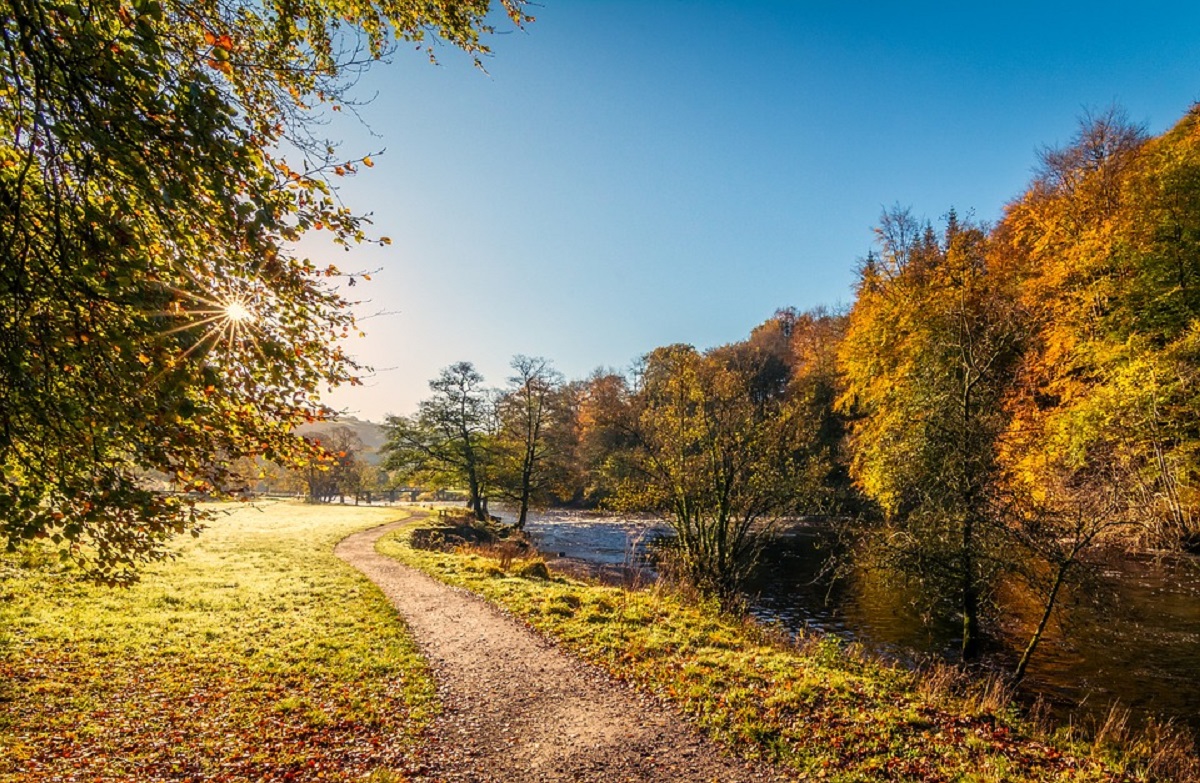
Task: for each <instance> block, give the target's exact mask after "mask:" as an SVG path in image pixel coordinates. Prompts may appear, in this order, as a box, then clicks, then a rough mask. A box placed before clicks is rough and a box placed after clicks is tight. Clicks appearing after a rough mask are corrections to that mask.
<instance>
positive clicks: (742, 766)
mask: <svg viewBox="0 0 1200 783" xmlns="http://www.w3.org/2000/svg"><path fill="white" fill-rule="evenodd" d="M400 524H401V523H399V522H396V523H392V524H390V525H384V526H383V527H378V528H374V529H372V530H368V531H364V532H362V533H356V534H355V535H352V536H350V537H349V538H346V539H345V540H344V541H342V542H341V543H340V544H338V547H337V549H336V552H337V555H338V556H339V557H341V558H342V559H343V560H345V561H346V562H348V563H350V564H351V565H353V566H354V567H355V568H357V569H359V570H360V571H362V572H363V573H364V574H366V575H367V576H368V577H369V578H370V579H371V581H373V582H374V583H375V584H377V585H378V586H379V587H380V588H381V589H382V590H383V592H384V594H385V595H387V597H388V599H389V600H390V601H391V602H392V604H393V605H394V606H395V607H396V609H397V610H399V612H400V614H401V615H402V616H403V618H404V620H405V621H406V622H407V623H408V627H409V629H410V630H411V632H412V634H413V636H414V638H415V639H416V640H417V643H418V645H419V646H420V648H421V652H422V653H423V654H424V656H425V658H426V660H428V662H429V665H430V668H431V669H432V671H433V675H434V678H435V680H436V681H437V684H438V695H439V697H440V699H441V703H442V713H441V714H440V716H439V717H438V718H437V719H436V720H435V721H434V724H433V726H432V728H431V730H430V736H429V737H428V741H427V743H426V744H425V749H424V751H423V753H422V754H421V756H420V757H419V758H418V763H417V769H416V770H415V771H414V773H413V774H414V776H415V780H416V781H419V783H433V782H434V781H438V782H439V783H440V782H442V781H445V782H447V783H451V782H456V781H472V782H478V783H491V782H492V781H495V782H496V783H501V782H503V783H510V782H511V783H542V782H543V781H545V782H549V781H597V782H598V783H599V782H601V781H602V782H603V783H623V782H624V781H662V782H666V783H670V782H671V781H697V782H700V781H720V782H721V783H740V782H741V781H747V782H749V781H784V780H793V779H795V778H794V776H791V775H788V774H786V773H784V772H783V771H781V770H778V769H774V768H770V767H767V766H765V765H761V764H753V763H749V762H746V761H743V760H739V759H736V758H734V757H732V756H731V755H730V754H729V753H728V752H727V751H726V750H724V749H721V748H720V747H719V746H717V745H716V744H715V743H713V742H711V741H710V740H708V739H706V738H705V737H703V736H701V735H700V734H699V732H698V731H697V730H696V729H695V728H694V727H693V726H691V725H690V724H688V722H687V721H686V720H685V719H684V718H683V717H681V716H680V715H679V714H678V713H677V712H675V711H674V710H672V709H671V708H670V707H669V706H667V705H665V704H663V703H662V702H660V701H658V700H657V699H655V698H653V697H651V696H649V695H647V694H644V693H639V692H637V691H636V690H634V689H633V688H631V687H629V686H627V685H625V684H623V683H621V682H619V681H617V680H614V679H613V678H611V677H610V676H608V675H607V674H606V673H605V672H603V671H601V670H600V669H597V668H596V667H594V666H590V665H588V664H586V663H583V662H582V661H580V660H578V659H576V658H574V657H572V656H571V655H569V654H568V653H566V652H564V651H563V650H562V649H560V648H559V647H558V646H556V645H555V644H554V643H553V642H552V641H550V640H548V639H546V638H545V637H543V636H541V635H539V634H537V633H536V632H534V631H533V630H531V629H530V628H529V627H528V626H527V625H525V624H523V623H521V622H520V621H518V620H516V619H515V618H514V617H512V616H511V615H507V614H504V613H503V612H502V611H501V610H499V609H498V608H496V607H495V606H493V605H491V604H488V603H486V602H485V601H483V600H482V599H480V598H478V597H476V596H474V595H472V594H471V593H468V592H466V591H464V590H460V589H456V588H452V587H448V586H447V585H444V584H442V583H441V582H438V581H436V580H434V579H432V578H430V577H428V576H425V575H424V574H422V573H421V572H419V571H417V570H415V569H412V568H409V567H407V566H405V565H402V564H400V563H398V562H396V561H395V560H392V559H391V558H388V557H384V556H383V555H379V554H377V553H376V552H375V542H376V541H378V540H379V538H380V537H381V536H383V535H384V534H386V533H387V532H389V531H390V530H392V529H394V528H395V527H397V526H398V525H400Z"/></svg>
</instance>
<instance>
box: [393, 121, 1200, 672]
mask: <svg viewBox="0 0 1200 783" xmlns="http://www.w3.org/2000/svg"><path fill="white" fill-rule="evenodd" d="M1198 250H1200V112H1198V111H1196V110H1193V111H1191V112H1190V113H1189V114H1188V115H1187V116H1185V117H1184V118H1183V119H1182V120H1181V121H1180V122H1179V123H1178V124H1177V126H1176V127H1174V128H1173V129H1172V130H1170V131H1169V132H1167V133H1165V134H1164V135H1162V136H1161V137H1158V138H1149V137H1147V135H1146V134H1145V132H1144V131H1143V130H1142V129H1141V128H1139V127H1137V126H1136V125H1134V124H1132V123H1130V122H1129V121H1128V119H1127V118H1126V117H1125V115H1124V113H1123V112H1122V111H1121V110H1119V109H1116V108H1113V109H1109V110H1107V111H1103V112H1095V113H1090V114H1087V115H1085V116H1084V117H1082V118H1081V119H1080V121H1079V126H1078V130H1077V133H1076V135H1075V137H1074V138H1073V139H1072V141H1071V143H1070V144H1069V145H1067V146H1064V147H1062V148H1057V149H1049V148H1048V149H1045V150H1043V151H1042V152H1041V153H1040V155H1039V166H1038V169H1037V170H1036V174H1035V176H1034V178H1033V179H1032V181H1031V182H1030V183H1029V185H1028V187H1027V189H1026V191H1025V193H1024V194H1022V195H1021V196H1020V197H1019V198H1017V199H1015V200H1014V201H1013V202H1012V203H1011V204H1010V205H1009V206H1008V207H1007V209H1006V210H1005V214H1004V215H1003V218H1002V219H1001V220H1000V221H999V222H998V223H996V224H995V225H988V224H985V223H982V222H979V221H977V220H974V219H972V218H970V217H967V216H964V215H963V214H960V213H957V212H956V211H955V210H954V209H949V210H948V212H947V213H946V214H945V215H944V216H943V217H942V218H941V219H940V220H938V221H937V222H936V223H934V222H930V221H927V220H923V219H920V218H917V217H916V216H914V215H913V214H911V212H910V211H909V210H907V209H904V208H901V207H894V208H891V209H888V210H886V211H885V213H884V214H883V215H882V216H881V217H880V220H879V225H878V228H877V229H876V243H875V249H874V250H872V252H870V253H869V254H868V255H867V256H866V257H865V258H864V259H862V260H861V262H860V265H859V273H858V283H857V287H856V297H855V299H854V301H853V304H852V305H851V306H850V307H849V308H848V309H847V310H846V311H844V312H833V311H829V310H824V309H818V310H813V311H808V312H798V311H796V310H795V309H791V308H786V309H781V310H779V311H778V312H777V313H775V315H774V316H772V317H771V318H770V319H768V320H767V321H766V322H765V323H763V324H761V325H759V326H758V327H756V328H755V329H753V331H752V332H751V333H750V335H749V336H748V337H747V338H746V339H745V340H743V341H740V342H737V343H733V344H729V345H724V346H720V347H717V348H712V349H710V350H706V351H698V350H696V349H695V348H693V347H691V346H688V345H669V346H663V347H659V348H656V349H654V350H652V351H650V352H649V353H648V354H646V355H645V356H644V357H643V358H642V359H641V360H640V361H639V362H638V364H637V365H636V366H635V368H634V370H633V371H631V372H630V373H617V372H608V371H597V372H596V373H594V374H593V375H592V376H591V377H589V378H586V379H583V380H578V381H573V382H566V381H564V380H563V379H562V377H561V376H559V375H558V373H556V372H555V371H554V370H553V369H552V368H551V367H550V365H549V363H548V362H546V361H545V360H540V359H530V358H528V357H517V359H516V360H514V364H513V367H514V369H515V371H516V372H515V375H514V376H513V377H512V378H510V379H509V385H508V387H507V388H506V389H503V390H500V391H498V392H496V391H489V390H487V389H485V388H484V385H483V378H482V377H481V376H480V375H479V374H478V373H477V372H475V370H474V368H473V367H472V366H471V365H470V364H469V363H460V364H458V365H454V366H452V367H449V368H447V369H446V370H445V371H443V373H442V375H441V376H440V377H439V378H438V379H436V380H434V381H432V382H431V384H430V385H431V389H432V390H433V395H432V396H431V397H430V398H429V399H427V400H426V401H424V402H423V403H422V405H421V409H420V412H419V413H418V414H417V415H416V416H413V417H393V418H392V419H391V420H390V423H389V436H390V441H389V444H388V446H387V447H385V448H386V450H387V452H388V454H389V460H390V461H389V463H388V464H389V467H390V468H392V469H393V470H395V471H396V472H397V473H396V475H398V476H400V477H403V478H404V479H406V480H417V481H425V482H426V483H434V484H437V483H439V482H441V483H442V484H444V485H450V486H459V487H463V488H467V489H469V494H470V497H471V501H470V502H471V504H472V506H473V509H474V511H475V513H476V515H477V516H478V517H479V518H480V519H484V518H486V514H487V507H486V503H487V500H488V498H492V499H504V500H506V501H507V502H509V503H510V504H513V505H514V507H516V508H518V509H519V511H518V520H517V524H518V526H520V525H521V524H523V523H524V519H525V514H526V510H527V509H528V508H529V507H530V505H531V504H532V505H534V506H537V505H543V504H550V505H574V506H585V507H602V508H609V509H616V510H625V511H653V512H659V513H660V514H662V515H663V516H664V517H665V518H667V519H669V520H670V521H671V525H672V527H673V529H674V532H675V533H676V538H675V543H674V559H673V563H674V567H675V568H677V569H679V571H680V574H681V575H682V576H685V577H687V578H688V579H689V581H691V582H693V583H695V584H696V585H698V586H700V587H701V588H703V589H705V590H708V591H711V592H713V593H715V594H718V595H726V596H729V595H733V594H735V593H736V590H737V587H738V585H739V584H740V583H741V581H742V579H744V577H745V576H746V574H747V572H748V569H749V568H750V567H751V565H752V563H753V561H754V558H755V553H756V551H757V549H758V547H761V546H762V545H763V541H764V539H763V537H762V535H761V534H762V533H763V532H764V531H766V530H769V528H770V526H771V524H772V523H773V521H775V520H777V519H780V518H794V517H804V516H816V517H822V518H827V519H831V520H836V521H838V524H839V525H840V526H841V527H842V528H844V532H845V533H846V535H847V536H848V537H849V538H851V539H853V540H854V541H855V542H856V545H855V546H856V548H855V550H854V551H855V553H856V554H855V556H856V557H858V558H862V559H870V560H872V561H878V562H879V564H881V565H886V566H887V567H889V568H892V569H897V570H899V571H900V572H902V573H905V574H907V575H908V576H909V577H910V578H913V579H917V580H920V581H921V582H923V583H926V584H929V585H931V586H934V587H936V588H937V593H938V594H939V595H942V596H946V601H947V606H946V611H947V612H948V613H949V614H951V615H953V616H956V617H960V618H961V623H962V628H961V652H962V655H963V657H964V658H967V659H969V658H972V657H974V656H976V655H977V654H978V651H979V645H980V641H981V639H983V638H985V637H986V636H987V634H988V628H989V624H990V623H991V622H993V621H994V620H995V617H994V615H995V613H996V611H997V609H996V604H995V602H994V600H993V598H994V591H995V589H996V587H997V577H998V576H999V575H1002V574H1008V575H1013V574H1015V575H1018V576H1019V577H1020V578H1021V579H1022V580H1023V581H1024V583H1026V585H1027V586H1028V589H1030V590H1032V592H1033V593H1034V594H1035V595H1037V596H1038V601H1039V602H1040V604H1041V606H1042V616H1041V622H1040V623H1039V624H1036V627H1035V628H1034V629H1033V630H1032V633H1031V635H1030V639H1029V643H1028V647H1027V649H1026V651H1025V655H1024V656H1023V657H1022V658H1021V660H1020V662H1019V664H1018V665H1017V670H1016V676H1017V678H1018V679H1019V678H1020V677H1021V676H1022V674H1023V673H1024V670H1025V667H1026V666H1027V664H1028V660H1029V657H1030V656H1031V655H1033V654H1034V652H1035V650H1036V647H1037V644H1038V641H1039V639H1040V636H1041V633H1042V631H1043V630H1044V628H1045V626H1046V623H1047V622H1048V620H1049V618H1050V616H1051V614H1052V613H1053V610H1054V607H1055V602H1056V599H1057V598H1058V596H1059V595H1060V592H1061V591H1062V590H1063V588H1064V587H1065V586H1066V585H1068V584H1070V583H1071V581H1072V580H1073V579H1074V578H1075V577H1076V576H1077V574H1078V573H1079V572H1080V571H1081V570H1083V569H1084V567H1085V564H1086V563H1087V562H1088V561H1089V559H1090V558H1092V557H1093V556H1094V555H1095V554H1096V553H1097V552H1101V551H1106V552H1112V551H1124V550H1130V549H1133V550H1138V551H1146V550H1189V549H1190V550H1192V551H1195V550H1196V548H1197V547H1200V521H1198V520H1197V518H1196V511H1197V507H1198V503H1200V494H1198V493H1200V430H1198V429H1197V420H1196V416H1195V411H1196V406H1197V402H1198V401H1197V394H1198V390H1197V386H1196V383H1197V372H1198V371H1200V285H1198V283H1200V281H1198V280H1197V277H1196V276H1197V266H1196V257H1197V251H1198Z"/></svg>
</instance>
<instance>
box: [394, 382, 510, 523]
mask: <svg viewBox="0 0 1200 783" xmlns="http://www.w3.org/2000/svg"><path fill="white" fill-rule="evenodd" d="M429 388H430V390H431V391H432V392H433V396H432V397H430V398H428V399H425V400H422V401H421V402H420V404H419V406H418V410H417V415H416V416H415V417H407V416H389V417H388V420H387V425H386V430H387V443H385V444H384V446H383V448H382V451H383V453H385V454H387V461H386V463H385V464H386V466H387V467H388V469H390V470H395V471H397V472H398V473H399V474H400V475H401V476H405V477H412V476H417V477H423V478H426V479H432V480H434V481H445V482H448V483H451V484H456V485H458V486H461V485H462V484H465V485H466V487H467V505H468V506H470V508H471V513H472V514H473V515H474V516H475V518H476V519H478V520H480V521H485V520H487V519H488V508H487V496H488V492H489V490H490V487H491V480H490V472H491V469H492V457H493V455H492V443H491V441H492V438H493V436H494V428H493V423H494V419H493V410H492V400H491V395H490V394H489V392H488V390H487V389H485V388H484V385H483V376H482V375H480V374H479V373H478V372H477V371H476V369H475V365H473V364H471V363H470V362H458V363H457V364H453V365H451V366H449V367H447V368H445V369H443V370H442V372H441V373H440V374H439V375H438V377H437V378H435V379H433V380H431V381H430V382H429Z"/></svg>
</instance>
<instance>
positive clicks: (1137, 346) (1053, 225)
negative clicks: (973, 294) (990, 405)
mask: <svg viewBox="0 0 1200 783" xmlns="http://www.w3.org/2000/svg"><path fill="white" fill-rule="evenodd" d="M1198 122H1200V117H1198V114H1197V110H1196V109H1195V108H1193V109H1192V111H1191V112H1189V114H1188V115H1187V116H1186V117H1184V118H1183V120H1181V121H1180V123H1179V124H1178V125H1177V126H1176V127H1175V128H1174V129H1172V130H1171V131H1169V132H1168V133H1166V134H1164V135H1163V136H1162V137H1160V138H1157V139H1151V140H1148V139H1147V138H1146V135H1145V132H1144V129H1142V128H1141V127H1139V126H1137V125H1134V124H1132V123H1130V122H1129V121H1128V119H1127V118H1125V116H1124V115H1123V113H1122V112H1120V111H1118V110H1109V111H1107V112H1104V113H1102V114H1099V115H1089V116H1085V117H1084V118H1083V119H1082V120H1081V122H1080V127H1079V131H1078V133H1077V134H1076V137H1075V138H1074V139H1073V140H1072V143H1071V144H1070V145H1068V146H1067V147H1065V148H1063V149H1061V150H1054V151H1049V152H1047V153H1045V154H1044V155H1043V161H1044V166H1043V170H1042V171H1041V172H1039V175H1038V178H1037V179H1036V180H1035V182H1034V184H1033V186H1032V187H1031V188H1030V190H1029V192H1028V193H1027V195H1026V196H1025V197H1024V198H1023V199H1021V200H1020V201H1018V202H1016V203H1015V204H1013V205H1012V206H1011V207H1010V208H1009V210H1008V214H1007V215H1006V217H1005V220H1004V223H1003V224H1002V225H1001V227H1000V230H999V231H998V235H999V237H1000V239H1001V240H1002V241H1003V244H1004V247H1005V254H1004V261H1005V264H1006V265H1007V267H1008V270H1007V272H1008V274H1010V275H1012V276H1013V277H1014V278H1015V279H1016V280H1017V282H1018V290H1019V291H1020V294H1021V297H1022V301H1023V304H1024V306H1025V307H1026V308H1027V309H1028V310H1029V312H1031V313H1032V314H1033V319H1032V320H1033V326H1034V329H1033V340H1032V344H1031V348H1030V350H1029V352H1028V355H1027V357H1026V360H1025V361H1024V362H1023V363H1022V365H1021V368H1020V369H1021V372H1020V374H1019V377H1018V384H1017V385H1016V387H1015V391H1014V393H1013V394H1012V395H1011V396H1010V399H1009V400H1008V402H1007V405H1008V407H1009V408H1010V409H1011V411H1012V413H1013V416H1012V421H1013V424H1012V426H1011V428H1010V434H1009V436H1008V438H1007V440H1008V441H1009V445H1008V446H1007V447H1006V449H1005V454H1004V462H1005V468H1006V472H1007V474H1008V478H1009V481H1010V483H1011V484H1012V485H1013V486H1014V488H1020V489H1021V490H1022V491H1024V492H1027V493H1031V494H1034V495H1037V494H1039V493H1041V492H1043V489H1042V488H1044V487H1051V486H1053V487H1060V488H1064V491H1067V490H1070V489H1071V488H1076V491H1078V492H1079V493H1080V496H1079V497H1077V498H1076V499H1075V501H1074V502H1075V503H1076V504H1077V505H1078V504H1086V502H1087V498H1086V497H1085V495H1087V494H1089V493H1092V492H1094V491H1095V490H1094V488H1095V487H1103V488H1106V489H1105V491H1106V492H1116V493H1117V494H1118V495H1119V496H1121V497H1123V498H1124V508H1123V510H1122V511H1120V513H1119V514H1116V516H1118V517H1121V518H1124V519H1127V520H1130V521H1131V522H1132V521H1133V520H1136V521H1137V522H1138V524H1137V525H1132V524H1130V525H1128V526H1126V532H1127V533H1129V532H1133V531H1136V532H1137V534H1139V535H1147V536H1148V537H1149V538H1150V539H1151V540H1152V541H1153V543H1154V544H1155V545H1157V546H1180V545H1181V544H1182V545H1187V544H1188V542H1189V541H1193V542H1194V541H1200V524H1198V522H1197V517H1196V513H1195V509H1196V505H1197V502H1198V500H1200V483H1197V481H1196V477H1197V476H1198V475H1200V448H1197V443H1198V442H1200V431H1198V429H1197V426H1196V417H1195V410H1196V404H1197V402H1198V401H1200V398H1198V397H1197V394H1196V391H1195V389H1196V379H1197V378H1198V377H1200V339H1198V337H1197V335H1198V334H1200V332H1198V330H1197V327H1198V325H1200V271H1198V269H1200V268H1198V267H1197V265H1196V262H1195V259H1196V258H1197V255H1196V254H1197V250H1198V248H1200V221H1198V220H1197V214H1200V213H1198V211H1197V207H1198V206H1200V144H1198V143H1197V141H1196V138H1197V137H1196V128H1197V124H1198Z"/></svg>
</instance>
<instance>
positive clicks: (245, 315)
mask: <svg viewBox="0 0 1200 783" xmlns="http://www.w3.org/2000/svg"><path fill="white" fill-rule="evenodd" d="M225 318H227V319H228V320H230V321H233V322H235V323H236V322H239V321H248V320H250V319H251V318H253V316H252V315H251V314H250V311H249V310H247V309H246V306H245V305H244V304H242V303H241V302H237V301H234V302H230V303H229V304H227V305H225Z"/></svg>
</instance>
